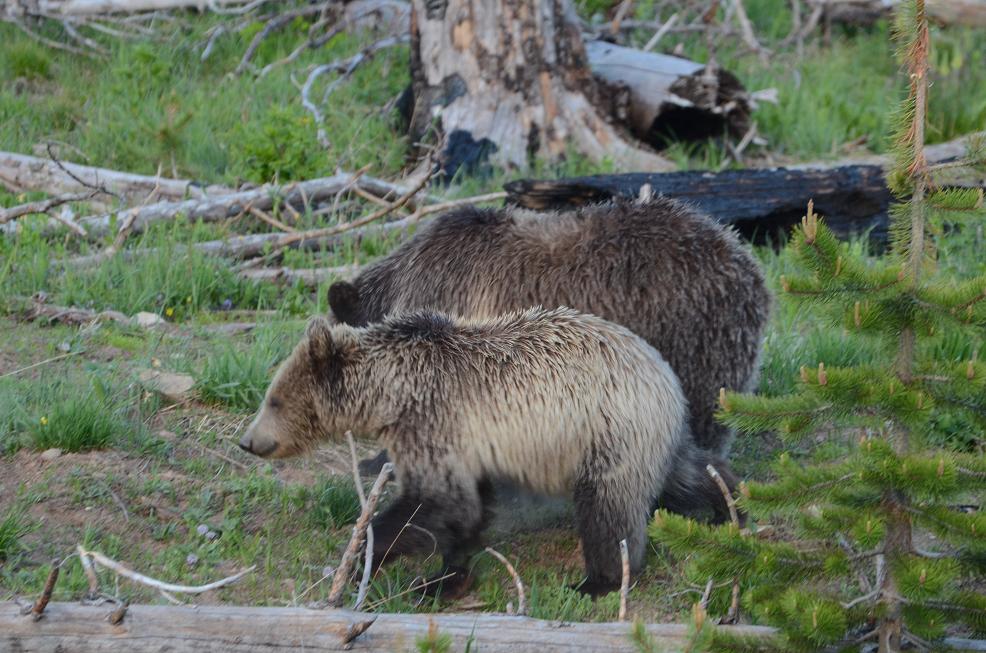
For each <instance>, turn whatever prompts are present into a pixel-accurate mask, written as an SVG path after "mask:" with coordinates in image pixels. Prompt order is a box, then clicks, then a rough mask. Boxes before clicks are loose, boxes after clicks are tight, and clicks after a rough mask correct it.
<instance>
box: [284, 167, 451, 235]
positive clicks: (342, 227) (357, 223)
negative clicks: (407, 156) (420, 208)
mask: <svg viewBox="0 0 986 653" xmlns="http://www.w3.org/2000/svg"><path fill="white" fill-rule="evenodd" d="M434 174H435V168H434V166H431V167H429V170H428V174H427V175H425V176H424V177H422V179H421V181H420V182H418V184H417V185H416V186H415V187H414V188H412V189H411V190H409V191H408V192H407V193H405V194H404V195H402V196H401V197H400V198H399V199H398V200H397V201H396V202H394V203H393V204H390V205H388V206H384V207H382V208H380V209H378V210H377V211H374V212H373V213H370V214H369V215H366V216H363V217H362V218H359V219H357V220H353V221H352V222H347V223H345V224H338V225H335V226H332V227H324V228H322V229H311V230H309V231H299V232H296V233H293V234H286V235H285V236H282V237H281V238H279V239H278V240H277V242H276V243H275V245H274V247H273V248H271V250H270V252H271V254H274V253H275V252H280V251H281V250H283V249H285V248H287V247H289V246H291V245H292V244H294V243H298V242H301V241H304V240H308V239H312V238H326V237H328V236H335V235H338V234H341V233H345V232H347V231H352V230H353V229H356V228H358V227H362V226H364V225H367V224H369V223H371V222H373V221H375V220H379V219H380V218H382V217H384V216H385V215H387V214H388V213H391V212H393V211H396V210H397V209H399V208H401V207H402V206H404V205H405V204H407V203H408V202H409V201H410V200H411V198H412V197H414V196H415V195H417V194H418V192H419V191H420V190H421V189H423V188H424V187H425V186H426V185H427V184H428V182H429V181H430V180H431V177H432V175H434Z"/></svg>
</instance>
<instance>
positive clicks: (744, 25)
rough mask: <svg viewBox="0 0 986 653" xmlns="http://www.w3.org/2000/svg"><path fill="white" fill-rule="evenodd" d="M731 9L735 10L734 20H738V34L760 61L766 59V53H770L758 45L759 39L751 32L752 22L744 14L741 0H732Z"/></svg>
mask: <svg viewBox="0 0 986 653" xmlns="http://www.w3.org/2000/svg"><path fill="white" fill-rule="evenodd" d="M732 6H733V9H734V10H735V11H736V20H737V22H739V26H740V34H741V35H742V37H743V42H744V43H746V45H747V47H749V48H750V49H751V50H753V52H755V53H756V54H757V55H758V56H759V57H760V59H761V60H762V61H764V62H766V61H767V55H768V54H770V50H768V49H767V48H765V47H763V46H762V45H760V41H758V40H757V37H756V35H755V34H754V33H753V23H751V22H750V17H749V16H747V15H746V8H745V7H744V6H743V0H733V3H732Z"/></svg>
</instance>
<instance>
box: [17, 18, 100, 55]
mask: <svg viewBox="0 0 986 653" xmlns="http://www.w3.org/2000/svg"><path fill="white" fill-rule="evenodd" d="M8 22H11V23H13V24H14V25H16V26H17V27H18V28H19V29H20V30H21V31H22V32H24V33H25V34H27V35H28V36H30V37H31V38H32V39H34V40H36V41H39V42H40V43H43V44H45V45H47V46H48V47H50V48H55V49H58V50H65V51H66V52H71V53H72V54H81V55H82V56H83V57H91V56H93V54H92V53H91V52H88V51H86V50H82V49H81V48H76V47H73V46H71V45H67V44H65V43H61V42H59V41H53V40H51V39H49V38H47V37H45V36H41V35H40V34H38V33H37V32H34V31H33V30H31V28H30V27H28V26H27V25H25V24H24V23H23V22H21V21H19V20H17V19H16V18H10V19H8Z"/></svg>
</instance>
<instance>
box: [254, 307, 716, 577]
mask: <svg viewBox="0 0 986 653" xmlns="http://www.w3.org/2000/svg"><path fill="white" fill-rule="evenodd" d="M687 414H688V408H687V403H686V401H685V398H684V395H683V394H682V392H681V388H680V386H679V384H678V380H677V377H676V376H675V374H674V372H673V371H672V370H671V368H670V367H669V366H668V365H667V363H665V362H664V360H663V359H662V358H661V356H660V354H658V353H657V352H656V351H655V350H654V349H653V348H652V347H650V346H649V345H648V344H647V343H646V342H644V341H643V340H642V339H641V338H639V337H637V336H636V335H634V334H633V333H631V332H630V331H628V330H627V329H625V328H624V327H621V326H618V325H616V324H613V323H611V322H607V321H605V320H603V319H601V318H598V317H596V316H592V315H586V314H582V313H578V312H576V311H573V310H571V309H567V308H561V309H554V310H550V311H546V310H542V309H540V308H538V309H529V310H527V311H524V312H516V313H511V314H508V315H504V316H502V317H499V318H494V319H492V320H485V321H474V320H466V319H457V318H450V317H447V316H445V315H442V314H435V313H428V312H422V313H410V314H402V315H396V316H393V317H390V318H388V319H387V320H385V321H384V322H382V323H375V324H371V325H369V326H367V327H364V328H353V327H349V326H346V325H340V326H335V327H332V326H330V325H329V322H328V321H327V320H325V319H324V318H316V319H315V320H314V321H312V322H311V323H310V324H309V326H308V329H307V332H306V334H305V337H304V338H303V339H302V341H301V342H300V343H299V344H298V345H297V346H296V348H295V350H294V352H293V353H292V354H291V356H290V357H289V358H288V360H287V361H285V363H284V364H283V365H282V366H281V368H280V370H279V371H278V372H277V375H276V376H275V378H274V380H273V382H272V383H271V385H270V387H269V388H268V390H267V395H266V397H265V399H264V403H263V405H262V406H261V408H260V411H259V413H258V414H257V417H256V418H255V419H254V421H253V423H251V424H250V426H249V428H248V429H247V431H246V433H245V434H244V435H243V438H242V440H241V441H240V446H241V447H242V448H243V449H245V450H247V451H250V452H252V453H254V454H257V455H260V456H265V457H267V456H269V457H283V456H290V455H294V454H297V453H300V452H302V451H304V450H305V449H306V448H308V447H310V446H312V445H313V444H315V442H316V441H318V440H322V439H329V438H334V439H340V438H341V435H342V434H343V433H344V432H345V431H346V430H353V431H357V432H359V433H365V434H372V435H375V436H376V437H378V438H379V440H380V442H381V443H382V444H384V445H385V446H386V447H387V450H388V451H389V452H390V454H391V456H392V457H393V460H394V463H395V466H396V476H397V479H398V481H399V484H400V488H401V494H400V496H399V497H398V498H396V499H395V500H394V501H393V502H392V503H391V504H390V506H389V507H388V508H387V509H386V510H385V511H384V512H383V513H382V514H381V515H379V516H378V517H377V518H375V519H374V521H373V532H374V558H373V559H374V562H375V563H382V562H383V561H384V558H385V557H386V556H387V555H388V551H389V552H390V553H389V555H397V554H401V553H409V552H412V551H417V550H420V549H422V548H426V549H428V550H431V549H432V547H433V545H434V543H435V542H437V544H438V547H439V551H440V552H441V554H442V556H443V561H444V565H445V568H446V570H445V572H443V574H442V575H443V576H444V575H449V574H451V577H450V578H451V580H448V581H446V584H445V589H446V590H448V589H449V585H452V586H453V587H456V586H460V587H461V584H462V583H465V581H466V575H467V572H466V569H465V564H466V561H467V558H468V556H469V554H470V553H472V551H473V549H474V547H475V546H476V545H477V544H478V538H479V536H480V533H481V531H482V529H483V528H484V526H485V523H486V520H487V515H488V508H489V500H490V496H489V495H490V492H489V490H490V487H491V483H492V482H493V481H496V480H499V479H505V480H509V481H511V482H513V483H516V484H518V485H519V486H521V487H524V488H526V489H529V490H533V491H536V492H542V493H547V494H555V495H558V494H568V495H569V496H573V497H574V500H575V512H576V521H577V526H578V532H579V537H580V538H581V540H582V550H583V556H584V559H585V565H586V571H587V574H588V577H587V579H586V582H585V583H584V585H583V586H582V587H581V588H580V589H582V591H584V592H586V593H590V594H593V595H596V594H600V593H603V592H606V591H609V590H611V589H614V588H616V587H618V586H619V585H620V580H621V577H622V565H621V562H620V555H619V546H618V543H619V541H620V540H621V539H624V538H626V540H627V543H628V546H629V553H630V566H631V570H632V571H633V572H634V573H636V572H637V571H639V570H640V568H641V565H642V564H643V560H644V553H645V549H646V539H647V536H646V526H647V520H648V517H649V513H650V510H651V507H652V504H653V502H654V499H655V498H656V497H657V496H658V495H659V494H660V493H661V491H662V489H664V487H665V485H667V484H668V483H678V484H681V486H682V487H687V488H689V491H690V492H691V493H692V495H693V497H694V499H695V501H697V502H702V501H704V502H706V503H707V504H708V505H710V506H711V507H712V508H713V509H714V510H716V511H717V512H718V513H719V514H720V515H724V514H725V512H726V510H727V508H726V506H725V501H724V500H723V497H722V495H721V494H720V492H719V490H718V488H717V487H716V486H715V484H714V483H713V482H711V480H710V479H708V476H707V475H706V473H705V471H704V464H705V463H706V462H707V458H708V457H709V455H708V452H705V451H703V450H700V449H698V448H697V447H696V446H695V445H694V443H693V442H692V441H691V439H690V437H689V434H688V425H687ZM703 478H704V479H706V481H705V482H702V481H701V479H703ZM408 522H411V523H413V524H415V525H417V526H419V527H421V528H420V529H414V528H407V527H406V524H407V523H408ZM432 537H433V538H434V539H432Z"/></svg>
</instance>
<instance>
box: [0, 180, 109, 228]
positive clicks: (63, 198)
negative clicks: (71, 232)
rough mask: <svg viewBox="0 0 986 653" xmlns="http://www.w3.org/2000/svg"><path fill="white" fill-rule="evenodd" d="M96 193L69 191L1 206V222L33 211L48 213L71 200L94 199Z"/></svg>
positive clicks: (76, 226)
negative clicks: (13, 204)
mask: <svg viewBox="0 0 986 653" xmlns="http://www.w3.org/2000/svg"><path fill="white" fill-rule="evenodd" d="M96 194H97V193H96V191H93V192H91V193H67V194H65V195H58V196H56V197H49V198H48V199H44V200H38V201H36V202H28V203H27V204H21V205H20V206H12V207H10V208H9V209H3V208H0V224H4V223H6V222H10V221H11V220H16V219H17V218H20V217H23V216H25V215H31V214H33V213H47V212H48V211H50V210H51V209H53V208H55V207H56V206H61V205H62V204H68V203H69V202H84V201H86V200H90V199H92V198H93V197H95V196H96ZM73 224H74V223H73ZM74 226H75V230H76V231H81V232H82V233H81V234H80V235H82V236H84V235H86V232H85V230H84V229H82V227H80V226H78V225H74Z"/></svg>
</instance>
